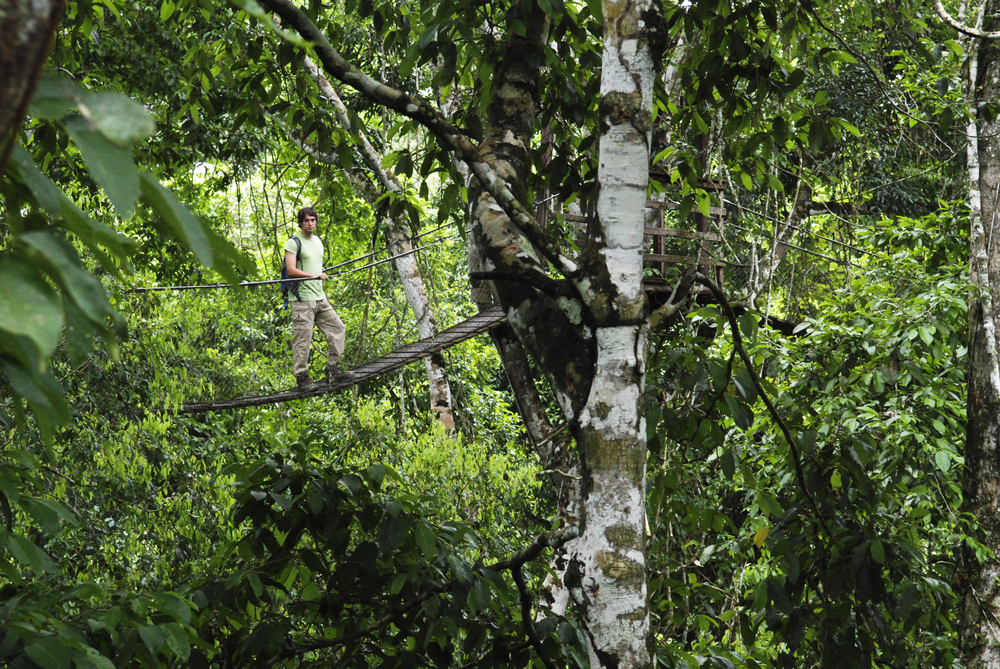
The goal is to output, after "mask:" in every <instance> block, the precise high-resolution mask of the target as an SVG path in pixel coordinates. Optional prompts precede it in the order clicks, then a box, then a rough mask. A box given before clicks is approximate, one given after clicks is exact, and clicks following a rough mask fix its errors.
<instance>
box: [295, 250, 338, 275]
mask: <svg viewBox="0 0 1000 669" xmlns="http://www.w3.org/2000/svg"><path fill="white" fill-rule="evenodd" d="M285 270H286V271H287V273H288V276H290V277H292V278H294V279H319V280H320V281H326V280H327V279H329V278H330V277H328V276H327V275H326V273H325V272H320V273H319V274H309V273H308V272H303V271H302V270H300V269H299V268H298V267H296V266H295V254H294V253H292V252H291V251H285Z"/></svg>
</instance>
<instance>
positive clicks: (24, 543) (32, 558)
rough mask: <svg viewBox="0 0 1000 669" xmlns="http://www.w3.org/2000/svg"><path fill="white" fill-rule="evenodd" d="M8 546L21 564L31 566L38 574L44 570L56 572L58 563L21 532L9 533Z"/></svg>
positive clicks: (51, 572) (50, 572)
mask: <svg viewBox="0 0 1000 669" xmlns="http://www.w3.org/2000/svg"><path fill="white" fill-rule="evenodd" d="M7 548H8V549H10V552H11V554H12V555H13V556H14V559H16V560H17V561H18V562H20V563H21V564H23V565H25V566H28V567H31V571H33V572H35V573H36V574H38V575H41V574H42V573H44V572H48V573H49V574H55V573H56V571H57V570H56V563H55V562H53V561H52V558H50V557H49V556H48V554H46V552H45V551H43V550H42V549H41V548H39V547H38V546H36V545H35V544H33V543H32V542H31V541H29V540H28V539H26V538H24V537H22V536H21V535H20V534H13V533H12V534H8V535H7Z"/></svg>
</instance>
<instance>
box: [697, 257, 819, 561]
mask: <svg viewBox="0 0 1000 669" xmlns="http://www.w3.org/2000/svg"><path fill="white" fill-rule="evenodd" d="M696 279H697V281H698V283H700V284H701V285H703V286H705V287H706V288H708V289H709V290H710V291H712V294H713V295H714V296H715V298H716V299H717V300H719V304H720V305H721V306H722V309H723V311H725V312H726V318H728V319H729V327H730V328H732V331H733V348H735V349H736V351H737V352H738V353H739V356H740V359H742V360H743V364H744V365H746V368H747V373H748V374H749V375H750V379H751V381H753V385H754V388H756V389H757V394H758V395H760V398H761V399H762V400H763V401H764V406H766V407H767V411H768V413H770V414H771V418H772V420H774V422H775V423H777V424H778V429H780V430H781V434H782V435H784V437H785V441H786V442H788V448H789V449H790V450H791V453H792V462H793V464H794V465H795V479H796V480H797V481H798V483H799V487H800V488H802V492H803V494H804V495H805V496H806V501H807V502H808V504H809V507H810V510H811V511H812V512H813V515H814V516H815V517H816V520H818V521H819V523H820V525H822V526H823V530H824V531H825V532H826V535H827V536H828V537H829V538H830V540H831V541H832V540H834V539H835V537H834V535H833V532H831V531H830V528H829V527H828V526H827V524H826V520H825V519H824V518H823V516H822V515H821V514H820V511H819V504H817V503H816V498H815V497H813V494H812V492H811V491H810V490H809V486H808V485H807V484H806V475H805V471H804V470H803V469H802V456H801V454H800V453H799V449H798V446H796V445H795V441H794V440H793V439H792V433H791V430H789V429H788V425H786V424H785V421H784V419H783V418H782V417H781V415H780V414H779V413H778V410H777V409H776V408H775V406H774V404H773V403H772V402H771V398H770V397H768V396H767V393H765V392H764V387H763V386H762V385H761V383H760V377H759V376H757V371H756V370H755V369H754V367H753V361H752V360H751V359H750V355H749V354H748V353H747V352H746V349H745V348H744V347H743V335H741V334H740V328H739V322H738V321H737V319H736V313H735V312H734V311H733V306H732V305H731V304H730V303H729V298H727V297H726V292H725V291H724V290H722V288H720V287H719V285H718V284H716V283H715V282H714V281H712V280H711V279H709V278H708V277H707V276H705V275H704V274H701V273H699V274H698V276H697V277H696Z"/></svg>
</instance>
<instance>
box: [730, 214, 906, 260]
mask: <svg viewBox="0 0 1000 669" xmlns="http://www.w3.org/2000/svg"><path fill="white" fill-rule="evenodd" d="M723 201H724V202H725V203H726V204H732V205H736V206H737V207H739V208H740V209H741V210H743V211H746V212H749V213H751V214H753V215H754V216H759V217H760V218H763V219H765V220H768V221H773V222H775V223H783V222H784V221H779V220H778V219H776V218H773V217H771V216H768V215H767V214H762V213H760V212H759V211H754V210H753V209H750V208H749V207H745V206H743V205H741V204H740V203H739V202H733V201H732V200H726V199H723ZM736 227H739V226H736ZM788 227H790V228H791V229H793V230H796V231H798V232H804V233H806V234H807V235H810V236H812V237H818V238H820V239H823V240H825V241H828V242H830V243H831V244H837V245H839V246H843V247H844V248H848V249H851V250H852V251H857V252H858V253H863V254H865V255H869V256H875V257H877V258H882V259H883V260H888V261H889V262H892V258H890V257H888V256H886V255H883V254H881V253H875V252H874V251H866V250H864V249H862V248H859V247H857V246H853V245H851V244H847V243H845V242H842V241H840V240H837V239H833V238H832V237H827V236H825V235H821V234H819V233H818V232H813V231H812V230H806V229H805V228H803V227H801V226H798V225H794V224H789V226H788ZM740 230H746V231H747V232H752V230H747V229H746V228H740ZM823 257H826V256H823Z"/></svg>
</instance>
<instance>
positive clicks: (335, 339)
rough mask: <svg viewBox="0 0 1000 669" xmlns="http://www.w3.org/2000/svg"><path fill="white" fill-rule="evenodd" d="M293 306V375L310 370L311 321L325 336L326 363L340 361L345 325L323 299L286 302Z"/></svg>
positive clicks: (345, 333) (344, 337)
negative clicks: (326, 345) (327, 346)
mask: <svg viewBox="0 0 1000 669" xmlns="http://www.w3.org/2000/svg"><path fill="white" fill-rule="evenodd" d="M289 304H291V306H292V367H293V370H294V372H295V375H296V376H298V375H299V374H301V373H302V372H307V371H309V348H310V347H311V346H312V332H313V324H315V325H316V327H318V328H319V331H320V332H322V333H323V336H324V337H326V343H327V344H328V345H329V351H328V352H327V354H326V364H328V365H333V364H336V363H339V362H340V356H342V355H343V354H344V342H346V341H347V328H345V327H344V322H343V321H342V320H340V316H338V315H337V312H336V311H334V310H333V307H331V306H330V303H329V302H327V301H326V300H304V301H302V302H296V301H294V300H291V301H290V302H289Z"/></svg>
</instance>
